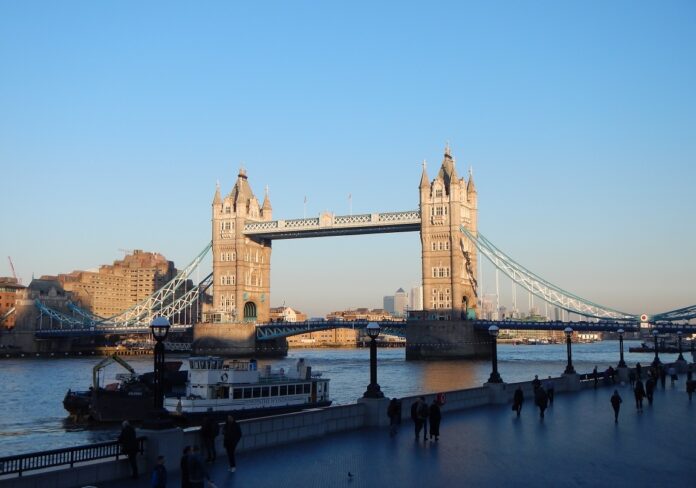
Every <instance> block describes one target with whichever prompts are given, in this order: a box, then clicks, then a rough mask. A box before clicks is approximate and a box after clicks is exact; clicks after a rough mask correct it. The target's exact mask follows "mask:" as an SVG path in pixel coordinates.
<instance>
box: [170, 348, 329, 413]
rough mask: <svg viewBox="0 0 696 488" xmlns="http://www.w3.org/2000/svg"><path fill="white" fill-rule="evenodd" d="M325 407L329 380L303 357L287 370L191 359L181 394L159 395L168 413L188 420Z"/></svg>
mask: <svg viewBox="0 0 696 488" xmlns="http://www.w3.org/2000/svg"><path fill="white" fill-rule="evenodd" d="M329 405H331V400H329V380H328V379H326V378H321V373H313V372H312V368H311V366H309V364H308V363H307V362H306V361H305V360H304V359H300V360H298V362H297V365H296V366H295V368H294V369H293V370H291V371H284V370H283V369H280V370H279V371H275V372H274V371H271V367H270V366H266V367H265V368H263V369H262V370H259V369H258V367H257V363H256V361H255V360H254V359H251V360H249V361H237V360H224V359H223V358H220V357H192V358H190V359H189V373H188V381H187V383H186V394H185V395H184V396H168V397H167V398H165V399H164V408H165V409H166V410H167V411H169V413H170V414H171V415H173V416H178V417H181V418H183V419H185V420H186V421H188V422H190V423H195V422H196V421H198V420H200V419H201V418H202V417H203V416H204V415H210V416H212V417H214V418H216V419H219V420H222V419H224V418H225V417H226V416H227V415H228V414H232V415H234V416H235V418H238V419H240V418H252V417H264V416H268V415H275V414H279V413H287V412H295V411H298V410H303V409H307V408H317V407H328V406H329Z"/></svg>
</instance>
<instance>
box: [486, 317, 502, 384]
mask: <svg viewBox="0 0 696 488" xmlns="http://www.w3.org/2000/svg"><path fill="white" fill-rule="evenodd" d="M488 333H489V334H490V335H491V338H492V339H493V340H492V341H491V357H492V358H493V359H492V361H493V371H492V372H491V376H490V378H488V382H489V383H502V382H503V379H502V378H501V377H500V374H498V334H499V333H500V329H498V326H497V325H491V326H490V327H489V328H488Z"/></svg>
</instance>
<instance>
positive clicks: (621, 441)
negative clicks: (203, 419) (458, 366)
mask: <svg viewBox="0 0 696 488" xmlns="http://www.w3.org/2000/svg"><path fill="white" fill-rule="evenodd" d="M684 382H685V376H684V375H681V376H680V379H679V381H678V383H677V384H676V386H675V387H671V386H670V384H669V380H668V381H667V387H666V389H664V390H663V389H662V388H661V387H659V386H658V389H657V391H656V394H655V401H654V405H653V406H652V407H650V406H648V405H647V401H646V400H644V411H643V413H637V412H636V408H635V401H634V399H633V394H632V391H631V390H630V388H629V387H628V386H620V385H618V386H617V389H618V390H619V393H620V395H621V396H622V397H623V405H622V408H621V414H620V416H619V423H618V424H617V425H615V424H614V418H613V412H612V409H611V406H610V404H609V397H610V396H611V393H612V392H613V387H611V386H606V387H601V386H600V388H599V389H598V390H592V389H590V390H583V391H580V392H576V393H564V394H560V395H559V394H557V395H556V400H555V402H554V404H553V406H551V407H550V408H549V410H547V413H546V418H545V419H544V420H543V421H542V420H540V419H539V412H538V409H536V408H534V406H533V402H532V400H531V399H529V398H527V399H526V400H525V404H524V408H523V410H522V415H521V417H520V418H519V419H518V418H516V417H515V416H514V412H512V411H511V410H510V405H500V406H488V407H482V408H474V409H468V410H462V411H458V412H449V413H445V414H444V415H443V420H442V426H441V436H440V440H439V442H423V440H422V438H421V439H420V440H419V441H418V442H415V441H414V434H413V426H412V423H411V422H410V421H405V422H404V423H403V424H402V426H401V429H400V431H399V433H398V435H397V436H396V437H395V438H390V437H389V434H388V429H387V428H375V429H362V430H357V431H353V432H348V433H343V434H336V435H331V436H327V437H323V438H319V439H316V440H312V441H307V442H299V443H297V444H292V445H285V446H281V447H276V448H272V449H264V450H259V451H250V452H245V453H240V454H238V456H237V458H238V459H237V465H238V469H237V472H236V473H228V471H227V464H226V456H225V453H224V452H219V453H218V460H217V462H216V463H215V464H214V465H212V466H211V468H210V472H211V478H212V480H213V482H214V483H215V484H216V485H217V486H218V487H220V488H222V487H232V486H236V487H247V486H249V487H254V488H262V487H288V488H289V487H295V486H297V487H303V488H308V487H334V486H347V487H351V488H357V487H392V486H394V487H424V486H437V487H457V486H469V487H487V486H491V487H516V486H520V487H523V486H524V487H529V486H553V487H565V486H568V487H622V486H630V487H643V486H644V487H655V486H674V487H681V486H694V485H695V484H696V448H695V447H694V446H696V398H694V401H693V403H691V404H689V402H688V397H687V394H686V392H685V388H684ZM404 408H409V406H408V405H404ZM178 462H179V460H178V459H168V460H167V464H168V465H170V466H171V465H173V464H178ZM349 472H350V473H351V474H353V476H352V477H349V476H348V473H349ZM127 486H132V487H142V488H145V487H148V486H150V485H149V479H146V477H145V476H143V477H141V480H139V481H137V482H132V483H131V482H127V481H125V480H121V481H117V482H112V483H109V484H101V485H99V488H116V487H127ZM167 486H168V487H179V486H180V478H179V476H178V475H173V476H171V477H170V480H169V483H168V484H167Z"/></svg>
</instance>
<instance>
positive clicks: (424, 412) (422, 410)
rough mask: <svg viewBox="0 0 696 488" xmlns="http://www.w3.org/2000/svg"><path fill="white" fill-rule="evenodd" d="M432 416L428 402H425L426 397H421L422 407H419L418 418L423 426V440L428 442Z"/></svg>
mask: <svg viewBox="0 0 696 488" xmlns="http://www.w3.org/2000/svg"><path fill="white" fill-rule="evenodd" d="M429 415H430V408H429V407H428V402H426V401H425V397H420V405H419V406H418V417H419V418H420V420H421V422H422V424H423V440H424V441H427V440H428V416H429Z"/></svg>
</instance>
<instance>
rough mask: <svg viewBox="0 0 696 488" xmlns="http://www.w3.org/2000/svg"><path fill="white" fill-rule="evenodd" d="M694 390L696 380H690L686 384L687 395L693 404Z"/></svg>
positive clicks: (695, 388)
mask: <svg viewBox="0 0 696 488" xmlns="http://www.w3.org/2000/svg"><path fill="white" fill-rule="evenodd" d="M694 390H696V381H694V380H689V381H687V382H686V393H687V395H689V403H691V396H692V395H693V394H694Z"/></svg>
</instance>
